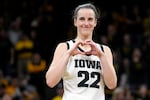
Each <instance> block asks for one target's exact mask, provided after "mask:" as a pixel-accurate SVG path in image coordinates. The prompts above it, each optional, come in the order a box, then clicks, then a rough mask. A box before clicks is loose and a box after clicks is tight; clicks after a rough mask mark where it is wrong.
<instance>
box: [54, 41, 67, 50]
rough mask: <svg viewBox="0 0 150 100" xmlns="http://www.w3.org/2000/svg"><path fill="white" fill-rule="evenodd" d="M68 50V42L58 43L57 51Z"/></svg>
mask: <svg viewBox="0 0 150 100" xmlns="http://www.w3.org/2000/svg"><path fill="white" fill-rule="evenodd" d="M66 50H67V44H66V42H60V43H58V44H57V46H56V50H55V51H66Z"/></svg>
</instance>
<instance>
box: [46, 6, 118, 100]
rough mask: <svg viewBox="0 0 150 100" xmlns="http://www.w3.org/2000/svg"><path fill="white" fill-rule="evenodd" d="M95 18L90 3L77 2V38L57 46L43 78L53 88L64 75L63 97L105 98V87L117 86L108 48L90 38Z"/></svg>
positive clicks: (96, 14)
mask: <svg viewBox="0 0 150 100" xmlns="http://www.w3.org/2000/svg"><path fill="white" fill-rule="evenodd" d="M98 18H99V12H98V11H97V8H96V7H95V6H94V5H93V4H91V3H86V4H82V5H79V6H77V8H76V9H75V10H74V15H73V21H74V26H75V27H76V28H77V36H76V38H74V39H72V40H69V41H66V42H63V43H59V44H58V45H57V47H56V50H55V53H54V58H53V60H52V63H51V65H50V67H49V69H48V71H47V73H46V82H47V85H48V86H49V87H51V88H53V87H54V86H55V85H56V84H57V83H58V82H59V81H60V80H61V79H63V85H64V94H63V100H105V94H104V87H105V86H107V88H109V89H114V88H115V87H116V86H117V76H116V72H115V69H114V66H113V57H112V53H111V50H110V48H109V47H108V46H106V45H101V44H98V43H95V42H94V41H93V40H92V37H93V30H94V28H95V27H96V25H97V20H98Z"/></svg>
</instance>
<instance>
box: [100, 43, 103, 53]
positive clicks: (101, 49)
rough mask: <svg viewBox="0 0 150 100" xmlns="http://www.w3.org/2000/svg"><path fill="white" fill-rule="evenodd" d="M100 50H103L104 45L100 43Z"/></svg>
mask: <svg viewBox="0 0 150 100" xmlns="http://www.w3.org/2000/svg"><path fill="white" fill-rule="evenodd" d="M100 47H101V50H102V51H103V52H104V47H103V45H102V44H100Z"/></svg>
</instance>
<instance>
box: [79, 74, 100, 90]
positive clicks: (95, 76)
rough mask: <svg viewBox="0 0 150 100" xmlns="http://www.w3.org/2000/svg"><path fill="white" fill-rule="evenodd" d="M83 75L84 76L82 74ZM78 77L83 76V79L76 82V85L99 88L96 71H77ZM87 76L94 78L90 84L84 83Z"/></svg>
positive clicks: (98, 78)
mask: <svg viewBox="0 0 150 100" xmlns="http://www.w3.org/2000/svg"><path fill="white" fill-rule="evenodd" d="M83 75H84V76H83ZM78 77H84V79H83V80H82V81H81V82H80V83H79V84H78V87H93V88H99V85H98V83H99V82H100V74H99V73H98V72H92V73H89V72H87V71H79V72H78ZM89 78H94V79H95V81H94V82H93V83H92V84H86V82H87V81H88V80H89Z"/></svg>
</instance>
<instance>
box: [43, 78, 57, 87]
mask: <svg viewBox="0 0 150 100" xmlns="http://www.w3.org/2000/svg"><path fill="white" fill-rule="evenodd" d="M45 78H46V85H47V86H48V87H50V88H53V87H55V84H54V82H53V81H52V79H50V78H49V77H48V75H46V76H45Z"/></svg>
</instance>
